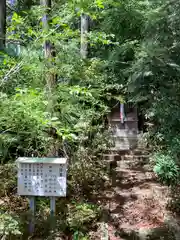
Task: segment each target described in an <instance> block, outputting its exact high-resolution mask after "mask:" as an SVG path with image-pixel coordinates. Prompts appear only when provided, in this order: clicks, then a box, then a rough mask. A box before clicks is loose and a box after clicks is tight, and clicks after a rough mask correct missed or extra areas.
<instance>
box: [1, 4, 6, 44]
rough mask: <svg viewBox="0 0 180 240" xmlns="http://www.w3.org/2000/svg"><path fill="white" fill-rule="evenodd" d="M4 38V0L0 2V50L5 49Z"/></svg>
mask: <svg viewBox="0 0 180 240" xmlns="http://www.w3.org/2000/svg"><path fill="white" fill-rule="evenodd" d="M5 36H6V0H0V49H4V47H5Z"/></svg>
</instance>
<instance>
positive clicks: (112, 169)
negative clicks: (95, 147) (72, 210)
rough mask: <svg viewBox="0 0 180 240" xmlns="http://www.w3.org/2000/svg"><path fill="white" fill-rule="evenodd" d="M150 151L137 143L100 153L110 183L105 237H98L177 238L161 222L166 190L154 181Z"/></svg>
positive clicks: (139, 239) (162, 221)
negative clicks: (130, 146)
mask: <svg viewBox="0 0 180 240" xmlns="http://www.w3.org/2000/svg"><path fill="white" fill-rule="evenodd" d="M150 152H151V151H150V149H147V148H144V147H140V146H139V147H137V148H134V149H131V150H130V149H126V150H122V149H121V150H118V149H116V150H115V149H111V150H109V151H107V152H106V153H105V154H104V155H103V158H104V160H105V162H106V163H107V166H108V170H109V175H110V179H111V184H110V185H111V186H110V187H109V188H108V190H107V196H106V197H107V199H109V200H108V206H106V208H107V211H108V214H109V217H108V221H106V222H104V223H103V224H105V225H106V227H105V229H106V234H105V235H106V237H104V238H103V237H101V240H123V239H124V240H126V239H134V240H146V239H150V240H151V239H153V240H154V239H156V240H157V239H161V238H160V237H162V239H164V240H168V239H173V240H174V239H177V238H174V237H173V234H174V233H172V231H169V229H167V226H165V225H164V222H165V220H164V214H166V208H165V205H166V202H167V199H168V197H167V196H168V189H167V188H166V187H164V186H162V185H161V184H160V183H158V182H157V179H156V177H155V175H154V173H153V172H152V167H151V166H150V164H149V156H150ZM107 229H108V233H107ZM159 232H160V233H159ZM156 234H157V236H155V235H156ZM158 234H160V235H158ZM105 235H103V236H105ZM153 236H155V237H153Z"/></svg>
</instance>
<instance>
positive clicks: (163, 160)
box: [154, 153, 179, 185]
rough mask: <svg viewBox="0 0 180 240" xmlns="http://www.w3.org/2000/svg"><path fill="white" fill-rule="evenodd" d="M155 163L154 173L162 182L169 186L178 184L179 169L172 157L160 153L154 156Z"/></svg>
mask: <svg viewBox="0 0 180 240" xmlns="http://www.w3.org/2000/svg"><path fill="white" fill-rule="evenodd" d="M154 161H155V166H154V172H155V173H156V174H157V175H158V177H159V178H160V180H161V181H162V182H163V183H165V184H167V185H173V184H176V183H177V180H178V178H179V167H178V166H177V164H176V162H175V161H174V159H173V158H172V156H170V155H164V154H161V153H159V154H156V155H155V156H154Z"/></svg>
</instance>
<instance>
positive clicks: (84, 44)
mask: <svg viewBox="0 0 180 240" xmlns="http://www.w3.org/2000/svg"><path fill="white" fill-rule="evenodd" d="M88 30H89V17H88V16H87V15H86V14H82V15H81V57H82V58H83V59H85V58H87V55H88V40H87V33H88Z"/></svg>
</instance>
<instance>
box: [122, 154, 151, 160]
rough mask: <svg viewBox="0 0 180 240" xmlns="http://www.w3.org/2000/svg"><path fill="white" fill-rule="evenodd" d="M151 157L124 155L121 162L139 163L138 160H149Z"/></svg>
mask: <svg viewBox="0 0 180 240" xmlns="http://www.w3.org/2000/svg"><path fill="white" fill-rule="evenodd" d="M148 159H149V155H143V154H142V155H123V156H121V160H130V161H133V160H135V161H138V160H148Z"/></svg>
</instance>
